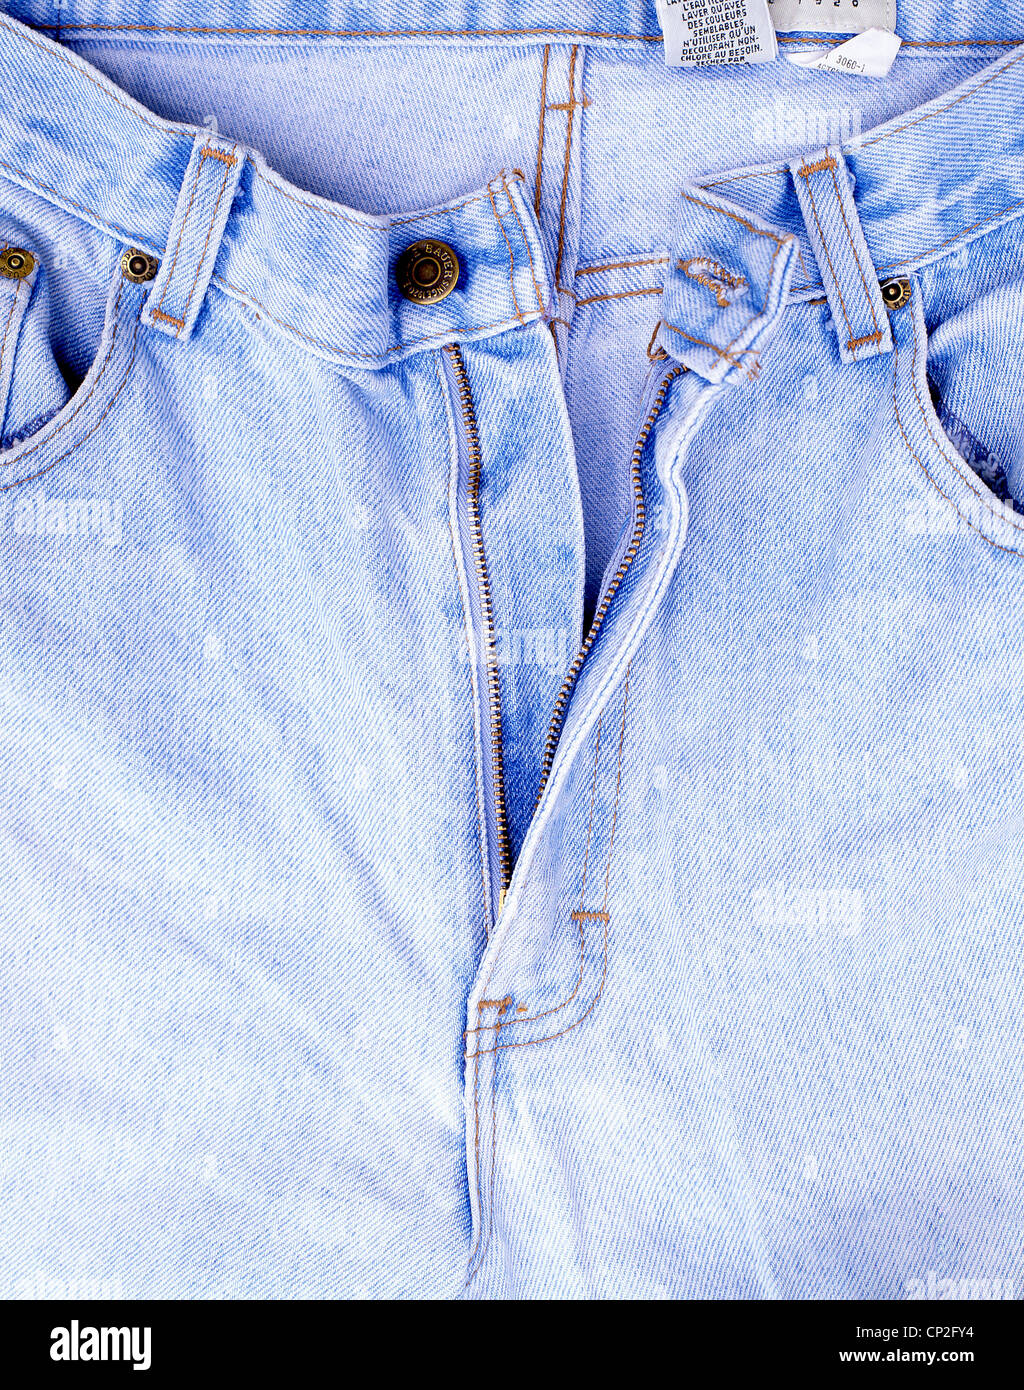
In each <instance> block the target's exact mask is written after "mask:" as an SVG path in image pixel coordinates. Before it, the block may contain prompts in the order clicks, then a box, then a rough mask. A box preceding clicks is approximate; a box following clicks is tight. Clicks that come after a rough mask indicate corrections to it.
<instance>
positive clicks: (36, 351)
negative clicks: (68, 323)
mask: <svg viewBox="0 0 1024 1390" xmlns="http://www.w3.org/2000/svg"><path fill="white" fill-rule="evenodd" d="M29 254H31V252H30V253H29ZM44 276H45V270H44V269H43V268H42V267H40V266H38V265H36V266H35V267H34V268H33V270H32V272H31V274H30V275H28V276H26V277H25V278H23V279H13V278H8V277H5V278H4V279H3V280H0V410H2V435H0V445H2V446H3V447H2V449H0V491H4V490H7V489H9V488H12V487H17V486H18V485H19V484H20V483H27V482H30V481H31V480H32V479H34V478H39V477H41V476H42V475H43V474H44V473H49V472H50V471H51V470H52V469H54V468H56V467H58V465H60V464H62V463H63V462H64V461H65V460H66V459H68V458H69V457H70V456H71V455H72V454H74V452H75V451H76V450H77V449H78V448H80V447H81V445H83V444H85V443H86V442H87V441H88V440H95V439H96V437H97V436H99V435H101V432H102V431H103V430H104V427H105V426H106V425H107V424H108V422H109V421H110V420H111V418H112V416H113V413H114V409H115V406H116V402H117V398H118V396H119V395H120V393H121V391H122V390H123V388H124V386H125V384H126V383H127V381H128V379H129V377H130V375H131V372H132V367H133V365H134V362H135V355H136V350H137V345H138V332H139V320H140V315H141V312H142V306H143V304H144V302H145V298H146V293H147V290H148V289H149V286H148V285H146V284H141V285H140V284H134V283H132V282H131V281H129V280H127V279H125V278H124V276H123V275H122V273H121V270H120V267H118V269H117V271H116V272H115V275H114V277H113V280H112V282H111V285H110V289H109V292H108V295H107V300H106V308H105V312H104V317H103V329H102V333H101V335H100V339H99V343H98V345H97V348H96V353H95V356H94V357H93V360H92V364H91V366H90V367H89V369H88V371H87V372H86V374H85V376H84V377H83V378H82V380H81V381H80V382H79V383H77V385H74V386H73V387H72V386H69V385H68V382H67V380H66V378H65V375H64V373H63V372H62V371H61V368H60V365H59V364H58V362H57V360H56V358H55V356H54V354H53V351H52V349H51V348H50V346H49V338H48V332H47V330H48V323H49V318H50V306H49V304H48V301H47V296H46V293H45V282H44V279H43V277H44Z"/></svg>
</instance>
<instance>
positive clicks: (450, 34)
mask: <svg viewBox="0 0 1024 1390" xmlns="http://www.w3.org/2000/svg"><path fill="white" fill-rule="evenodd" d="M61 29H62V30H63V31H65V32H66V31H67V30H69V29H105V30H112V31H122V30H123V31H125V32H133V31H142V32H146V33H157V34H252V35H254V36H259V35H261V34H264V35H267V36H268V37H270V38H285V37H288V36H289V35H294V36H295V37H296V38H302V37H306V38H325V39H330V38H334V39H472V38H480V39H505V38H517V37H519V36H521V35H531V34H535V35H537V36H538V37H540V38H543V37H544V35H545V34H550V35H552V36H553V37H564V38H570V39H573V38H577V39H611V40H620V39H621V40H623V41H624V42H627V43H661V41H662V36H661V35H660V34H604V33H599V32H598V31H596V30H591V29H218V28H214V27H211V26H208V25H168V24H63V25H61ZM965 42H972V41H971V40H965ZM974 42H977V43H987V42H989V41H988V40H986V39H977V40H974ZM991 42H993V43H1001V42H1004V40H997V39H993V40H991Z"/></svg>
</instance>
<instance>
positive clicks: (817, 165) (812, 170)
mask: <svg viewBox="0 0 1024 1390" xmlns="http://www.w3.org/2000/svg"><path fill="white" fill-rule="evenodd" d="M835 167H836V161H835V159H834V158H833V156H832V155H830V154H827V155H825V156H824V158H823V159H816V160H815V161H814V163H813V164H806V163H805V164H802V165H801V166H800V168H799V169H798V170H797V173H799V174H802V175H803V177H804V178H805V179H808V178H810V176H811V175H812V174H820V173H821V171H822V169H834V168H835Z"/></svg>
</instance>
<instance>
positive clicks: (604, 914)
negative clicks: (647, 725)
mask: <svg viewBox="0 0 1024 1390" xmlns="http://www.w3.org/2000/svg"><path fill="white" fill-rule="evenodd" d="M631 665H632V663H630V665H627V667H626V681H625V689H624V692H623V698H622V723H621V725H620V728H619V747H618V757H617V766H616V775H615V804H614V807H613V810H612V824H611V833H610V839H609V844H608V862H607V867H606V869H605V887H604V904H603V906H602V907H601V908H599V909H594V910H592V911H588V912H584V911H576V912H573V913H572V920H573V921H574V922H576V924H577V926H578V927H579V930H580V936H581V945H580V956H581V967H580V968H581V973H582V969H583V961H582V957H583V954H584V951H585V949H586V942H585V938H584V934H583V922H584V921H588V920H594V921H599V922H602V923H603V925H604V942H603V947H602V953H603V960H602V968H601V979H600V982H599V984H598V987H597V991H596V993H595V994H594V997H593V998H592V999H591V1001H590V1003H589V1004H588V1005H587V1007H586V1009H585V1010H584V1011H583V1013H582V1014H580V1016H579V1017H578V1018H575V1019H573V1021H572V1022H571V1023H568V1024H566V1026H565V1027H564V1028H561V1029H559V1031H558V1032H557V1033H548V1034H546V1035H545V1036H544V1037H542V1038H524V1039H522V1040H521V1041H519V1042H500V1041H495V1044H494V1046H493V1047H485V1048H483V1049H481V1051H482V1052H483V1053H484V1054H487V1053H491V1052H501V1051H503V1050H504V1049H505V1048H509V1047H534V1046H536V1045H537V1044H538V1043H543V1042H551V1041H553V1040H554V1039H555V1038H561V1037H564V1036H565V1034H566V1033H571V1032H572V1030H573V1029H574V1028H578V1027H579V1025H580V1024H581V1023H583V1022H585V1020H586V1019H588V1018H589V1017H590V1015H591V1014H592V1013H593V1012H594V1009H595V1008H596V1007H597V1004H598V1001H599V1000H600V998H601V996H602V995H603V993H604V989H605V985H606V984H607V981H608V925H609V922H610V921H611V917H610V915H609V913H608V890H609V883H610V878H611V869H612V855H613V853H614V850H615V827H616V823H617V821H618V815H619V798H620V795H621V792H622V752H623V747H624V743H625V734H626V707H627V705H628V704H629V673H630V666H631ZM578 988H579V986H578V985H577V990H578ZM574 993H575V991H574ZM568 1002H569V1001H568V1000H567V1001H566V1003H568ZM563 1007H564V1005H560V1006H559V1009H561V1008H563ZM502 1012H504V1011H502ZM548 1012H552V1013H553V1012H558V1010H549V1011H548ZM537 1017H539V1018H543V1017H545V1015H544V1014H539V1015H537ZM528 1021H529V1020H526V1019H515V1018H510V1019H509V1020H508V1023H502V1022H501V1021H500V1019H499V1022H498V1023H497V1024H495V1025H493V1027H494V1031H495V1036H496V1038H497V1035H498V1033H500V1031H501V1029H502V1028H509V1027H511V1026H512V1024H513V1023H517V1022H528ZM477 1055H478V1056H479V1055H480V1053H477Z"/></svg>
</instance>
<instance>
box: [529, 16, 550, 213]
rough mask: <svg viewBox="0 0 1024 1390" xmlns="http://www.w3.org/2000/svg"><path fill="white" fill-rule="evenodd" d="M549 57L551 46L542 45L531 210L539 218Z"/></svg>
mask: <svg viewBox="0 0 1024 1390" xmlns="http://www.w3.org/2000/svg"><path fill="white" fill-rule="evenodd" d="M550 57H551V45H550V44H549V43H547V44H545V45H544V61H543V63H542V65H541V70H540V125H539V127H538V130H537V181H536V183H535V184H534V188H533V210H534V212H535V213H536V214H537V216H538V217H540V184H541V178H542V176H543V170H544V116H545V113H546V112H547V101H548V60H549V59H550Z"/></svg>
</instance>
